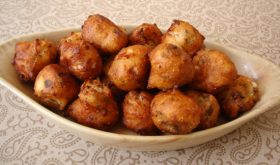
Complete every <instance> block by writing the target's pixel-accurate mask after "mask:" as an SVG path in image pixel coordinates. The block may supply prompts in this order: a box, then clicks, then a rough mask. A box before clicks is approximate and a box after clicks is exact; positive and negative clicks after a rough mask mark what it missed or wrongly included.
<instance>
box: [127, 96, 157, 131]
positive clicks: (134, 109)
mask: <svg viewBox="0 0 280 165" xmlns="http://www.w3.org/2000/svg"><path fill="white" fill-rule="evenodd" d="M152 99H153V95H151V94H149V93H148V92H145V91H141V92H139V91H130V92H128V94H127V95H126V96H125V99H124V101H123V106H122V107H123V120H122V122H123V124H124V125H125V127H127V128H128V129H131V130H133V131H134V132H136V133H138V134H141V135H154V134H156V131H157V129H156V126H155V125H154V123H153V120H152V117H151V110H150V104H151V102H152Z"/></svg>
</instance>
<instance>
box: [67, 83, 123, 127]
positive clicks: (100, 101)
mask: <svg viewBox="0 0 280 165" xmlns="http://www.w3.org/2000/svg"><path fill="white" fill-rule="evenodd" d="M67 114H68V115H69V116H70V118H72V119H74V120H75V121H76V122H78V123H80V124H83V125H86V126H89V127H93V128H96V129H100V130H108V129H111V128H112V127H113V126H114V125H115V124H116V123H117V121H118V118H119V111H118V105H117V103H116V101H115V100H114V98H113V96H112V93H111V90H110V89H109V88H108V87H107V86H106V85H104V84H103V83H102V82H101V81H100V80H98V79H96V80H92V79H88V80H86V81H85V82H84V83H83V84H82V86H81V91H80V93H79V98H78V99H77V100H75V102H73V103H72V104H71V105H70V107H69V108H68V110H67Z"/></svg>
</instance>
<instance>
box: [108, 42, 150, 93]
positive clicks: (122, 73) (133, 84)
mask: <svg viewBox="0 0 280 165" xmlns="http://www.w3.org/2000/svg"><path fill="white" fill-rule="evenodd" d="M149 51H150V49H149V47H147V46H143V45H132V46H129V47H126V48H124V49H122V50H121V51H120V52H119V53H118V54H117V56H116V57H115V59H114V61H113V62H112V64H111V66H110V69H109V71H108V76H109V78H110V80H111V81H112V82H113V83H114V84H115V85H116V87H118V88H120V89H121V90H124V91H130V90H135V89H140V88H144V87H145V86H146V83H147V78H148V74H149V68H150V63H149V57H148V53H149Z"/></svg>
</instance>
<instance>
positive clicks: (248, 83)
mask: <svg viewBox="0 0 280 165" xmlns="http://www.w3.org/2000/svg"><path fill="white" fill-rule="evenodd" d="M259 99H260V94H259V90H258V85H257V83H256V82H254V81H253V80H252V79H250V78H248V77H246V76H239V77H238V78H237V79H236V80H235V81H234V82H233V83H232V84H230V85H229V86H228V87H227V88H225V89H223V90H222V91H221V92H220V93H218V100H219V102H220V105H221V108H222V112H223V113H224V114H225V115H226V116H227V117H228V118H229V119H235V118H237V117H238V116H239V115H240V114H241V113H243V112H247V111H250V110H251V109H252V108H253V107H254V105H255V104H256V103H257V102H258V101H259Z"/></svg>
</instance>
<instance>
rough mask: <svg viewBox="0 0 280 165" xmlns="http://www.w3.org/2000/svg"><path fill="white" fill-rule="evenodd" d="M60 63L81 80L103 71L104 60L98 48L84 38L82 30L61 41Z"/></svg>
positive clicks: (93, 76)
mask: <svg viewBox="0 0 280 165" xmlns="http://www.w3.org/2000/svg"><path fill="white" fill-rule="evenodd" d="M59 51H60V61H59V63H60V64H61V65H63V66H65V67H67V68H68V69H69V70H70V72H71V73H72V74H73V75H75V76H76V77H77V78H79V79H80V80H86V79H89V78H96V77H97V76H98V75H100V73H101V72H102V60H101V57H100V56H99V53H98V52H97V50H96V49H95V48H94V47H93V46H92V45H90V44H89V43H87V42H85V41H83V40H82V36H81V32H75V33H71V34H70V35H69V36H67V37H65V38H63V39H62V40H61V41H60V46H59Z"/></svg>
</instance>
